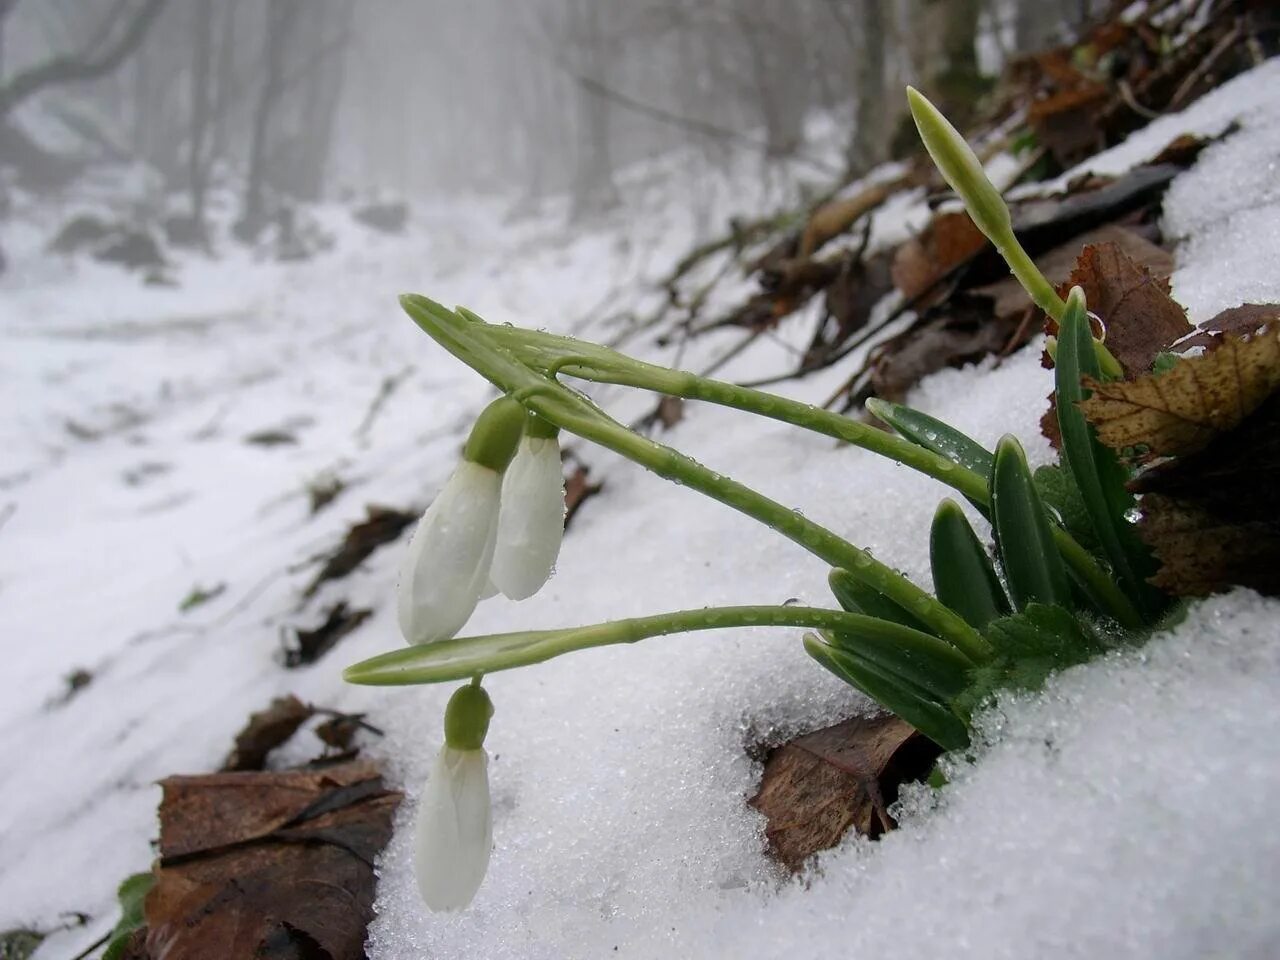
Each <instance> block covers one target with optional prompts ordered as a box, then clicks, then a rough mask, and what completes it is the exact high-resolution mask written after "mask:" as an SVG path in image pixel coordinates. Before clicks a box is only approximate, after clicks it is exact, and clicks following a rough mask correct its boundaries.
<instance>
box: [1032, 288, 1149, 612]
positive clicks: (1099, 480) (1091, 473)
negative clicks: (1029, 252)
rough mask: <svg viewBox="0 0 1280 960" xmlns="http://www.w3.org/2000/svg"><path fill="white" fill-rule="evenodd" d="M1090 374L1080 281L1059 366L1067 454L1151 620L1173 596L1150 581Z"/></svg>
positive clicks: (1106, 541)
mask: <svg viewBox="0 0 1280 960" xmlns="http://www.w3.org/2000/svg"><path fill="white" fill-rule="evenodd" d="M1085 376H1090V377H1093V378H1094V379H1095V380H1097V379H1100V378H1101V371H1100V369H1099V365H1098V358H1097V354H1096V353H1095V352H1094V348H1093V334H1092V332H1091V331H1090V329H1089V322H1088V319H1087V318H1086V316H1085V303H1084V294H1083V292H1081V291H1080V288H1079V287H1076V288H1075V289H1073V290H1072V291H1071V295H1070V296H1069V297H1068V298H1067V309H1066V312H1065V313H1064V314H1063V315H1062V323H1061V324H1060V329H1059V337H1058V356H1057V359H1056V366H1055V370H1054V377H1055V390H1056V395H1057V404H1056V406H1057V411H1058V429H1059V430H1060V432H1061V434H1062V459H1063V462H1064V463H1065V464H1066V467H1067V469H1068V470H1069V471H1070V472H1071V475H1072V477H1073V478H1074V479H1075V482H1076V486H1077V487H1078V488H1079V490H1080V496H1081V499H1082V500H1083V501H1084V506H1085V509H1086V510H1087V511H1088V514H1089V519H1090V521H1091V522H1092V525H1093V530H1094V533H1095V534H1096V535H1097V538H1098V542H1099V543H1100V544H1101V545H1102V549H1103V552H1104V553H1105V554H1106V557H1107V559H1108V560H1109V561H1110V563H1111V567H1112V570H1114V571H1115V574H1116V577H1117V579H1118V580H1119V582H1120V587H1121V589H1123V590H1124V592H1125V593H1126V594H1128V595H1129V596H1130V597H1131V598H1132V599H1133V601H1134V602H1135V603H1136V605H1137V606H1138V608H1139V610H1141V611H1142V613H1143V616H1144V617H1145V618H1146V619H1147V620H1148V621H1150V620H1152V619H1153V618H1154V617H1156V616H1158V615H1159V612H1160V611H1161V610H1162V609H1163V608H1164V607H1165V606H1166V603H1167V601H1165V600H1164V598H1163V597H1162V596H1161V594H1160V593H1159V592H1158V591H1157V590H1155V589H1154V588H1153V587H1151V586H1149V585H1148V584H1147V582H1146V581H1147V578H1148V577H1150V576H1152V575H1153V574H1154V573H1155V570H1156V565H1155V561H1154V559H1153V558H1152V556H1151V552H1150V551H1149V550H1148V549H1147V547H1146V546H1145V545H1144V544H1143V543H1142V541H1140V540H1139V539H1138V537H1137V535H1136V533H1135V532H1134V531H1133V528H1132V526H1131V525H1130V523H1129V522H1128V521H1127V520H1126V519H1125V516H1126V514H1128V513H1129V512H1130V511H1132V510H1133V509H1134V506H1135V502H1134V498H1133V496H1132V494H1130V493H1129V491H1128V490H1127V489H1126V488H1125V484H1126V482H1127V481H1128V479H1129V478H1128V473H1127V471H1126V470H1125V468H1124V466H1123V465H1122V464H1121V463H1120V461H1119V459H1118V458H1117V457H1116V455H1115V453H1114V452H1113V451H1111V450H1110V449H1109V448H1107V447H1105V446H1104V445H1103V444H1102V443H1100V442H1099V441H1098V439H1097V436H1096V435H1095V433H1094V430H1093V427H1092V426H1090V425H1089V422H1088V421H1087V420H1086V419H1085V416H1084V413H1083V412H1082V411H1081V409H1080V407H1079V404H1080V402H1081V401H1082V400H1084V399H1085V388H1084V385H1083V383H1082V379H1083V377H1085Z"/></svg>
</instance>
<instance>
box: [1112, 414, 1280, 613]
mask: <svg viewBox="0 0 1280 960" xmlns="http://www.w3.org/2000/svg"><path fill="white" fill-rule="evenodd" d="M1133 488H1134V489H1135V490H1136V491H1137V492H1140V493H1142V494H1143V498H1142V511H1143V516H1142V520H1141V521H1140V523H1139V525H1138V531H1139V533H1140V534H1141V535H1142V537H1143V539H1144V540H1145V541H1146V542H1147V543H1148V544H1150V546H1151V547H1152V549H1153V551H1154V552H1155V554H1156V556H1157V557H1158V558H1159V560H1160V561H1161V568H1160V571H1159V572H1158V574H1157V575H1156V577H1155V578H1154V579H1153V581H1152V582H1153V583H1154V584H1155V585H1156V586H1158V587H1160V588H1161V589H1164V590H1167V591H1168V592H1170V593H1174V594H1178V595H1182V596H1203V595H1205V594H1209V593H1213V592H1216V591H1218V590H1224V589H1226V588H1227V587H1230V586H1233V585H1239V586H1246V587H1252V588H1253V589H1254V590H1257V591H1259V592H1260V593H1265V594H1268V595H1271V596H1275V595H1277V594H1280V501H1278V500H1277V494H1276V491H1277V490H1280V392H1276V393H1272V394H1271V395H1270V396H1269V397H1268V398H1267V399H1266V400H1264V401H1263V402H1262V404H1261V405H1259V406H1258V408H1257V409H1256V410H1254V411H1253V412H1252V413H1250V414H1249V415H1248V416H1247V417H1245V418H1244V419H1243V420H1242V421H1241V422H1240V424H1239V425H1238V426H1237V427H1235V428H1234V429H1233V430H1229V431H1227V432H1225V433H1222V434H1219V435H1218V436H1216V437H1214V439H1213V440H1212V441H1210V442H1209V444H1208V445H1207V446H1206V447H1205V448H1204V449H1203V450H1201V451H1199V452H1198V453H1193V454H1190V455H1188V456H1184V457H1178V458H1176V459H1174V460H1171V461H1168V462H1166V463H1163V464H1160V465H1159V466H1157V467H1155V468H1153V469H1150V470H1147V471H1146V472H1144V473H1143V474H1142V475H1140V476H1139V477H1138V479H1137V480H1136V481H1135V482H1134V484H1133Z"/></svg>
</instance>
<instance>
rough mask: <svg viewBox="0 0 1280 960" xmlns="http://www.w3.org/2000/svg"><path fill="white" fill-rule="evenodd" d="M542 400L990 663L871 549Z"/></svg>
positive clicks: (949, 615) (982, 646) (978, 642)
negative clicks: (869, 586)
mask: <svg viewBox="0 0 1280 960" xmlns="http://www.w3.org/2000/svg"><path fill="white" fill-rule="evenodd" d="M538 399H539V398H538V397H537V396H536V395H535V396H533V397H530V398H529V399H528V400H526V402H527V403H528V405H529V406H530V407H531V408H532V409H533V410H535V411H537V412H538V413H539V414H541V415H543V416H545V417H546V418H547V419H548V420H551V421H553V422H555V423H558V424H559V425H560V426H561V427H563V428H564V429H566V430H568V431H570V432H571V433H576V434H577V435H578V436H580V437H582V438H583V439H586V440H591V441H594V442H595V443H598V444H600V445H601V446H602V447H606V448H608V449H610V450H613V451H614V452H615V453H618V454H621V455H622V456H624V457H626V458H627V459H628V460H633V461H635V462H636V463H638V464H640V465H641V466H643V467H647V468H648V469H649V470H652V471H653V472H654V473H656V474H658V476H660V477H664V478H666V479H668V480H672V481H674V482H676V483H678V484H681V485H682V486H686V487H689V488H690V489H693V490H697V491H698V492H699V493H703V494H706V495H707V496H708V497H711V498H712V499H713V500H719V501H720V502H721V503H723V504H726V505H727V506H730V507H733V508H734V509H735V510H738V511H740V512H742V513H745V514H746V515H747V516H749V517H752V518H754V519H756V520H759V521H760V522H761V523H763V524H765V525H766V526H768V527H771V528H772V529H774V530H776V531H778V532H779V533H781V534H782V535H783V536H785V537H787V538H788V539H791V540H794V541H795V542H796V543H798V544H800V545H801V546H802V547H804V548H805V549H807V550H808V551H809V552H810V553H812V554H814V555H815V556H818V557H820V558H821V559H822V560H824V561H825V562H826V563H828V564H829V565H830V566H833V567H843V568H844V569H846V570H849V571H850V572H851V573H854V574H855V575H857V576H858V577H859V579H867V580H870V581H872V582H874V584H875V586H876V588H877V589H879V590H880V591H881V592H882V593H884V594H885V595H886V596H887V597H889V599H891V600H893V601H894V602H895V603H897V604H898V605H899V606H901V607H903V608H904V609H906V610H910V611H911V612H912V613H913V614H915V615H916V616H917V617H918V618H919V619H920V620H921V621H922V622H923V623H924V624H926V625H927V626H928V627H929V628H930V629H931V630H933V631H935V632H936V633H937V635H938V636H939V637H941V638H943V639H944V640H946V641H948V642H949V643H951V644H952V645H953V646H954V647H956V649H958V650H960V651H961V652H963V653H965V654H966V655H968V656H970V657H972V658H975V659H986V658H987V657H988V656H989V655H990V653H991V648H990V646H989V645H988V644H987V642H986V641H985V640H983V639H982V637H981V636H980V635H979V634H978V632H977V631H976V630H974V629H973V628H972V627H970V626H969V624H968V623H966V622H965V621H964V620H963V619H962V618H961V617H959V616H958V615H956V614H955V613H954V612H952V611H951V610H950V609H949V608H947V607H945V606H943V605H942V604H941V603H939V602H938V601H937V600H936V599H934V597H933V596H932V595H930V594H929V593H928V592H927V591H925V590H921V589H920V588H919V587H917V586H916V585H915V584H914V583H912V582H911V581H910V580H908V579H906V578H905V577H903V576H902V575H901V574H900V573H898V572H897V571H895V570H893V569H891V568H890V567H887V566H885V565H884V564H883V563H881V562H880V561H879V560H876V559H875V558H874V557H873V556H871V554H870V553H868V552H867V551H866V550H862V549H860V548H858V547H856V546H854V545H853V544H851V543H849V542H848V541H847V540H844V539H842V538H840V537H838V536H836V535H835V534H834V533H832V532H831V531H830V530H828V529H827V528H825V527H823V526H821V525H819V524H816V523H814V522H813V521H812V520H809V519H808V518H806V517H804V516H803V515H801V514H800V513H799V512H798V511H796V510H791V509H789V508H787V507H785V506H783V505H782V504H780V503H778V502H777V501H775V500H771V499H769V498H768V497H766V496H765V495H764V494H761V493H757V492H756V491H755V490H752V489H751V488H750V487H747V486H744V485H743V484H741V483H738V482H737V481H736V480H732V479H730V478H729V477H726V476H724V475H722V474H719V473H716V472H714V471H713V470H709V469H708V468H707V467H704V466H703V465H702V464H700V463H698V462H697V461H696V460H693V459H692V458H690V457H686V456H685V455H684V454H682V453H680V452H678V451H676V450H673V449H672V448H670V447H666V446H663V445H662V444H659V443H655V442H654V441H652V440H650V439H648V438H647V437H642V436H640V435H639V434H637V433H634V432H633V431H631V430H628V429H627V428H626V427H624V426H622V425H621V424H616V423H613V422H605V421H603V420H602V419H601V418H599V417H590V418H588V417H579V416H575V415H573V414H569V415H568V416H567V417H566V416H565V415H564V413H562V412H561V411H560V410H557V409H551V410H544V409H543V408H542V407H540V406H539V403H538Z"/></svg>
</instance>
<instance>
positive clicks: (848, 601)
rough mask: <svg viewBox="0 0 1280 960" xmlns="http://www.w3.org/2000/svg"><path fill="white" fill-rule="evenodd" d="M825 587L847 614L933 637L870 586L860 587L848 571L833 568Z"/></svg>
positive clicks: (906, 612)
mask: <svg viewBox="0 0 1280 960" xmlns="http://www.w3.org/2000/svg"><path fill="white" fill-rule="evenodd" d="M827 583H829V584H830V585H831V592H832V593H833V594H835V597H836V600H837V602H839V604H840V606H841V607H843V608H844V609H845V610H848V611H849V612H850V613H865V614H866V615H867V616H869V617H876V618H877V619H880V620H887V621H889V622H890V623H899V624H902V625H903V626H904V627H910V628H911V629H913V630H919V631H922V632H924V633H930V634H931V633H932V631H931V630H930V629H929V627H928V626H927V625H926V624H925V623H924V621H922V620H920V619H919V618H918V617H915V616H913V615H912V614H911V613H910V612H909V611H907V610H905V609H903V608H902V607H900V606H898V604H896V603H894V602H893V601H892V600H890V599H889V598H888V597H886V596H885V595H884V594H883V593H881V592H880V591H879V590H877V589H876V588H875V587H873V586H871V585H870V584H867V583H863V582H862V581H861V580H859V579H858V578H857V577H855V576H854V575H853V574H852V573H850V572H849V571H848V570H842V569H841V568H839V567H836V568H835V569H833V570H832V571H831V573H829V574H828V575H827Z"/></svg>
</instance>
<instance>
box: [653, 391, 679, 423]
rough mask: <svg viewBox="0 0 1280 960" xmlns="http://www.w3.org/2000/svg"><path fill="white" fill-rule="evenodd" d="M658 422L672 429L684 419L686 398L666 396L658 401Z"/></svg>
mask: <svg viewBox="0 0 1280 960" xmlns="http://www.w3.org/2000/svg"><path fill="white" fill-rule="evenodd" d="M657 414H658V422H659V423H661V424H662V426H663V427H664V428H665V429H667V430H670V429H671V428H672V427H674V426H675V425H676V424H677V423H679V422H680V421H681V420H683V419H684V400H683V399H682V398H681V397H671V396H664V397H663V398H662V399H661V400H659V401H658V410H657Z"/></svg>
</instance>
